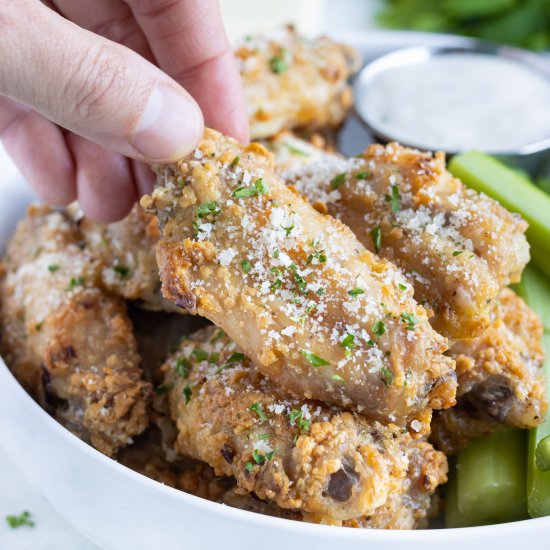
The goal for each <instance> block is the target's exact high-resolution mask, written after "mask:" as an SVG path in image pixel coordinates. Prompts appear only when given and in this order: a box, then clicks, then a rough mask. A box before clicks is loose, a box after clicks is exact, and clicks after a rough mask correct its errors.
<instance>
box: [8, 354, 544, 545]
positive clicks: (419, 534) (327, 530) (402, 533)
mask: <svg viewBox="0 0 550 550" xmlns="http://www.w3.org/2000/svg"><path fill="white" fill-rule="evenodd" d="M0 385H1V386H4V387H5V389H6V391H9V392H11V393H12V394H14V395H15V396H16V398H18V399H20V400H22V401H23V402H24V403H25V404H26V406H27V407H29V408H30V412H32V414H33V415H34V416H35V417H36V418H37V420H38V421H39V422H42V423H43V424H44V425H45V426H46V428H47V429H49V430H50V431H51V432H54V433H55V434H56V435H57V436H59V437H60V438H62V439H63V440H64V442H65V443H66V444H68V445H70V446H72V447H73V448H74V449H76V450H77V451H79V452H82V453H85V454H86V455H88V458H90V459H92V460H96V461H98V462H100V463H102V464H103V465H104V466H105V467H107V468H108V469H110V470H111V471H113V473H114V474H116V475H117V476H119V477H123V478H126V479H127V480H129V481H131V482H133V483H135V484H136V485H143V486H145V487H147V488H148V489H150V490H153V491H158V492H160V493H163V494H164V495H165V496H166V497H168V498H172V499H174V500H175V501H180V502H182V503H184V504H186V505H188V506H194V507H199V508H201V509H202V510H204V512H205V513H208V514H210V515H211V516H219V515H224V516H226V519H229V520H232V521H235V522H239V523H244V524H247V523H251V522H254V523H255V524H256V526H263V527H265V528H270V529H278V530H281V531H286V532H289V533H292V532H300V533H301V534H305V535H308V534H311V535H312V536H313V535H319V534H321V533H322V534H323V536H326V537H330V538H333V539H335V540H339V541H345V540H365V541H366V540H371V541H380V542H383V541H384V540H393V539H399V538H406V539H408V540H410V537H412V538H413V539H414V541H415V542H418V543H422V542H426V543H428V542H429V543H435V542H441V543H444V542H445V540H446V539H448V537H449V536H454V537H457V536H459V537H461V539H463V540H464V541H467V540H474V539H475V540H479V537H482V538H485V537H486V538H490V537H492V536H495V535H497V530H498V536H505V535H506V533H507V532H514V534H518V533H522V532H528V531H529V530H530V529H531V528H532V527H531V526H532V525H534V524H535V523H536V524H537V525H539V526H542V525H544V524H546V525H547V526H548V527H550V517H547V518H531V519H527V520H522V521H517V522H513V523H501V524H494V525H486V526H478V527H461V528H452V529H445V528H442V529H419V530H383V529H353V528H341V529H335V528H334V526H330V525H319V524H313V523H306V522H300V521H293V520H289V519H284V518H276V517H271V516H266V515H262V514H258V513H256V512H251V511H248V510H241V509H238V508H233V507H231V506H227V505H224V504H220V503H217V502H212V501H210V500H207V499H204V498H201V497H198V496H195V495H191V494H189V493H186V492H184V491H180V490H178V489H175V488H173V487H170V486H168V485H165V484H163V483H160V482H158V481H156V480H154V479H151V478H148V477H147V476H144V475H142V474H140V473H138V472H135V471H134V470H132V469H130V468H128V467H126V466H124V465H123V464H120V463H119V462H118V461H116V460H115V459H111V458H109V457H107V456H105V455H104V454H102V453H101V452H99V451H98V450H97V449H95V448H94V447H92V446H91V445H89V444H87V443H85V442H84V441H82V440H81V439H79V438H78V437H77V436H76V435H74V434H73V433H71V432H70V431H69V430H68V429H67V428H65V427H64V426H63V425H61V424H60V423H59V422H58V421H57V420H55V418H53V417H52V416H50V415H49V414H48V413H47V412H46V411H45V410H44V409H43V408H42V407H41V406H40V405H39V404H38V403H37V402H36V401H35V400H34V399H33V398H32V397H31V396H30V395H29V394H28V393H27V392H26V391H25V389H24V388H23V386H21V384H20V383H19V382H18V381H17V379H16V378H15V376H14V375H13V373H12V372H11V371H10V370H9V369H8V367H7V365H6V363H5V362H4V360H3V358H2V356H0ZM23 473H24V472H23ZM58 511H59V513H60V514H61V515H62V516H63V511H62V510H58Z"/></svg>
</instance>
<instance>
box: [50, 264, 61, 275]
mask: <svg viewBox="0 0 550 550" xmlns="http://www.w3.org/2000/svg"><path fill="white" fill-rule="evenodd" d="M58 270H59V265H58V264H51V265H49V266H48V271H49V272H50V273H55V272H56V271H58Z"/></svg>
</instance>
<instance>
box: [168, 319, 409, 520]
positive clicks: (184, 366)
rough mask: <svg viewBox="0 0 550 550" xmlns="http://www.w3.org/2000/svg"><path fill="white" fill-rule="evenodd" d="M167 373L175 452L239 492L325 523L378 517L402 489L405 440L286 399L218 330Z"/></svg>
mask: <svg viewBox="0 0 550 550" xmlns="http://www.w3.org/2000/svg"><path fill="white" fill-rule="evenodd" d="M163 368H164V370H165V374H166V378H165V381H164V385H165V387H166V389H167V390H168V393H167V395H168V400H169V404H170V411H171V416H172V419H173V420H174V421H175V422H176V426H177V430H178V434H177V438H176V443H175V446H176V449H177V451H179V452H180V453H181V454H182V455H187V456H191V457H193V458H197V459H199V460H203V461H204V462H206V463H207V464H209V465H210V466H212V467H213V468H214V471H215V473H216V474H217V475H225V476H235V478H236V480H237V486H238V488H239V489H240V490H241V492H243V491H244V492H254V493H255V494H256V495H257V496H258V497H259V498H262V499H268V500H272V501H273V502H275V503H276V504H277V505H279V506H281V507H282V508H286V509H290V510H300V511H302V512H303V513H304V514H306V515H307V516H308V517H309V518H310V519H312V520H315V521H328V522H331V521H340V520H349V519H353V518H357V517H359V516H364V515H368V514H370V513H372V512H374V511H375V510H376V509H377V508H378V507H379V506H383V505H385V504H386V503H387V502H388V499H389V497H390V495H391V494H392V492H394V491H396V490H398V489H399V487H401V485H402V483H403V481H402V480H403V478H404V477H405V476H406V472H407V468H408V466H409V459H408V454H407V453H408V446H409V445H410V444H411V441H412V438H411V435H410V434H409V433H407V432H406V431H403V430H402V429H400V428H398V427H397V426H396V425H394V424H391V425H388V426H386V427H384V426H382V425H381V424H379V423H378V422H371V423H369V422H368V421H367V420H366V419H364V418H363V417H362V416H360V415H358V414H352V413H350V412H344V411H342V410H341V409H338V408H336V407H329V406H327V405H325V404H323V403H319V402H313V401H308V400H305V399H294V398H291V397H288V396H287V395H286V394H284V393H283V392H282V391H281V390H280V389H279V388H277V387H276V386H274V385H273V384H272V383H271V382H269V381H268V380H267V379H266V378H264V377H262V375H261V374H259V373H258V372H257V371H256V370H255V369H254V368H253V366H252V364H251V362H250V361H249V360H248V359H247V358H246V357H245V356H244V354H243V353H242V351H241V350H240V349H239V348H238V347H237V345H236V344H235V343H234V342H232V341H231V340H230V339H229V338H228V337H227V336H226V335H225V333H224V332H223V331H221V330H220V329H218V328H217V327H210V328H207V329H204V330H203V331H201V332H199V333H197V334H196V335H194V336H192V337H190V339H189V340H187V341H184V342H183V343H182V345H181V347H180V349H179V350H178V352H176V353H175V354H174V356H173V357H172V358H171V359H170V360H169V361H168V362H167V363H166V365H165V366H164V367H163Z"/></svg>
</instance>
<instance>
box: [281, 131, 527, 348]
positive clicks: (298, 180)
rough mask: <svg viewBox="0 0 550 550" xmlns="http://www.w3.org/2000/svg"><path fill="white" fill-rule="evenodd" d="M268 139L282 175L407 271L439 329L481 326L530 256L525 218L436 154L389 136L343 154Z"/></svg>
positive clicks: (454, 331) (467, 331)
mask: <svg viewBox="0 0 550 550" xmlns="http://www.w3.org/2000/svg"><path fill="white" fill-rule="evenodd" d="M285 144H286V145H285ZM289 145H290V147H292V148H293V149H294V151H296V150H297V149H301V150H303V152H304V154H302V155H300V154H299V153H296V152H294V154H293V151H292V150H291V151H290V152H289ZM273 148H274V149H275V150H276V151H277V156H278V158H279V159H280V166H279V171H280V173H281V174H282V176H283V177H284V179H285V180H286V181H287V182H288V183H290V184H292V185H294V186H296V188H297V189H298V191H299V192H300V193H302V194H303V195H304V196H306V197H307V198H308V199H309V200H310V201H311V203H312V204H313V205H314V206H315V207H316V208H317V209H318V210H319V211H321V212H324V213H327V212H328V213H329V214H331V215H333V216H335V217H336V218H338V219H340V220H341V221H342V222H344V223H345V224H346V225H348V226H349V227H350V228H351V229H352V230H353V232H354V233H355V234H356V235H357V238H358V239H359V240H360V241H361V243H362V244H363V245H364V246H366V247H367V248H368V249H370V250H373V251H376V252H377V253H378V254H379V255H380V256H382V257H384V258H387V259H389V260H391V261H394V262H395V263H396V264H397V265H398V266H399V267H401V268H402V269H403V270H404V271H405V272H406V273H407V274H408V277H409V280H410V282H411V283H412V284H413V286H414V289H415V297H416V298H417V299H418V300H419V301H420V303H422V304H424V305H426V307H427V308H431V309H432V310H433V311H434V313H435V316H434V317H433V318H432V325H433V326H434V328H435V329H436V330H438V331H439V332H441V333H442V334H443V335H444V336H447V337H449V338H453V339H454V338H471V337H474V336H478V335H479V334H481V333H482V332H483V330H485V328H487V326H488V325H489V320H490V314H491V310H492V309H493V302H494V301H495V299H496V298H497V296H498V294H499V293H500V290H501V289H502V288H503V287H504V286H506V285H508V284H509V283H512V282H517V281H518V280H519V278H520V276H521V272H522V270H523V268H524V266H525V264H526V263H527V261H528V260H529V246H528V244H527V241H526V239H525V235H524V232H525V229H526V227H527V224H526V223H525V222H524V221H523V220H522V219H521V218H520V217H519V216H518V215H517V214H511V213H510V212H508V211H507V210H506V209H505V208H503V207H502V206H500V205H499V204H498V203H497V202H496V201H494V200H492V199H490V198H488V197H487V196H485V195H482V194H479V193H477V192H475V191H473V190H470V189H467V188H465V187H464V185H463V184H462V183H461V182H460V181H459V180H458V179H456V178H453V177H452V176H451V174H450V173H449V172H447V171H446V170H445V161H444V156H443V154H441V153H437V154H436V155H435V156H432V155H431V154H429V153H421V152H419V151H415V150H412V149H406V148H404V147H400V146H399V145H397V144H395V143H391V144H389V145H387V146H385V147H384V146H382V145H371V146H370V147H369V148H368V149H367V150H366V151H365V153H364V154H363V155H362V156H361V157H360V158H352V159H344V158H343V157H341V156H339V155H335V154H328V153H324V152H321V151H319V150H315V148H314V147H312V146H310V145H307V144H303V145H300V144H299V143H297V140H296V138H292V139H290V140H289V139H286V140H285V139H282V140H280V141H279V142H278V143H275V144H274V145H273Z"/></svg>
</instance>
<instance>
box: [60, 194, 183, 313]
mask: <svg viewBox="0 0 550 550" xmlns="http://www.w3.org/2000/svg"><path fill="white" fill-rule="evenodd" d="M68 211H69V213H70V214H71V216H72V218H73V219H74V220H75V222H76V224H77V225H78V227H79V229H80V232H81V233H82V236H83V237H84V240H85V241H86V245H87V248H88V250H90V252H91V253H92V254H93V255H94V256H95V258H96V259H97V260H98V261H99V263H100V264H101V267H100V269H101V284H102V285H103V287H104V288H106V289H107V290H109V291H110V292H113V293H114V294H117V295H118V296H122V298H124V299H126V300H134V301H136V302H137V303H138V304H139V305H140V306H141V307H144V308H145V309H150V310H152V311H160V310H162V311H169V312H176V313H182V311H183V310H182V309H181V308H177V307H175V306H174V305H173V304H172V303H171V302H169V301H168V300H165V299H164V298H163V297H162V294H161V292H160V279H159V270H158V266H157V261H156V259H155V246H156V244H157V241H158V239H159V230H158V226H157V220H156V218H155V217H154V216H151V215H150V214H146V213H145V212H144V211H143V209H142V208H140V207H139V205H136V206H134V208H133V209H132V211H131V212H130V214H128V216H126V218H124V219H123V220H121V221H119V222H116V223H109V224H100V223H96V222H94V221H93V220H91V219H90V218H87V217H86V216H84V214H83V213H82V211H81V210H80V208H79V207H78V205H77V204H72V205H71V206H70V207H69V209H68Z"/></svg>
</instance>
